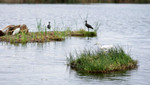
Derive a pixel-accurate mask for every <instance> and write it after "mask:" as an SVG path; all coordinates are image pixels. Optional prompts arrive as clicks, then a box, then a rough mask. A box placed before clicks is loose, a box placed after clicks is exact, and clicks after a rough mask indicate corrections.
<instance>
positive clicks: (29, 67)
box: [0, 4, 150, 85]
mask: <svg viewBox="0 0 150 85" xmlns="http://www.w3.org/2000/svg"><path fill="white" fill-rule="evenodd" d="M149 10H150V5H149V4H88V5H86V4H85V5H81V4H79V5H65V4H57V5H56V4H34V5H33V4H21V5H18V4H0V29H2V28H4V27H5V26H7V25H9V24H15V25H17V24H26V25H27V26H28V27H29V30H30V31H37V29H36V19H42V22H43V23H44V24H45V25H46V24H47V22H48V21H51V24H52V27H59V28H63V27H71V28H72V29H75V28H78V29H80V28H85V27H84V20H85V19H87V20H88V23H90V24H91V25H92V26H94V25H95V23H97V22H99V23H100V24H101V26H100V28H99V30H98V36H97V37H93V38H79V37H71V38H70V37H69V38H67V39H66V40H65V41H62V42H47V43H27V44H15V45H14V44H10V43H5V42H0V84H1V85H50V84H51V85H79V84H80V85H110V84H111V85H120V84H121V85H148V84H149V83H150V80H149V78H150V62H149V61H150V57H149V55H150V16H149V15H150V11H149ZM96 42H100V43H101V44H113V45H121V46H122V47H124V49H125V50H126V51H128V52H129V53H130V54H131V57H132V58H133V59H136V60H138V62H139V63H138V65H139V67H138V68H137V69H134V70H130V71H125V72H121V73H113V74H100V75H86V74H79V73H76V71H73V70H71V69H70V68H69V67H67V65H66V55H68V54H69V52H73V51H74V50H77V51H79V50H83V49H84V48H94V47H95V45H94V44H95V43H96Z"/></svg>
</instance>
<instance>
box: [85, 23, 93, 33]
mask: <svg viewBox="0 0 150 85" xmlns="http://www.w3.org/2000/svg"><path fill="white" fill-rule="evenodd" d="M85 26H86V27H87V28H88V32H89V28H91V29H93V27H92V26H91V25H89V24H88V23H87V20H85Z"/></svg>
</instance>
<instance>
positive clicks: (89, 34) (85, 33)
mask: <svg viewBox="0 0 150 85" xmlns="http://www.w3.org/2000/svg"><path fill="white" fill-rule="evenodd" d="M71 36H83V37H85V36H86V37H95V36H97V33H96V31H92V32H90V31H89V32H88V31H85V30H84V29H80V30H79V31H73V32H71Z"/></svg>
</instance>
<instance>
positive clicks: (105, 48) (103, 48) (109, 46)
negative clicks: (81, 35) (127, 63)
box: [95, 43, 114, 52]
mask: <svg viewBox="0 0 150 85" xmlns="http://www.w3.org/2000/svg"><path fill="white" fill-rule="evenodd" d="M95 45H98V46H99V48H100V49H102V50H104V51H106V52H107V51H108V50H109V49H112V48H114V46H113V45H101V44H100V43H96V44H95Z"/></svg>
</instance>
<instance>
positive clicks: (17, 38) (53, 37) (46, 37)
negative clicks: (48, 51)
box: [0, 32, 64, 43]
mask: <svg viewBox="0 0 150 85" xmlns="http://www.w3.org/2000/svg"><path fill="white" fill-rule="evenodd" d="M60 35H61V34H58V35H57V34H54V33H53V32H30V33H28V34H26V33H19V34H16V35H5V36H1V37H0V41H5V42H10V43H27V42H48V41H62V40H64V37H62V36H60Z"/></svg>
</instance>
